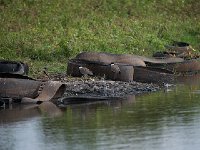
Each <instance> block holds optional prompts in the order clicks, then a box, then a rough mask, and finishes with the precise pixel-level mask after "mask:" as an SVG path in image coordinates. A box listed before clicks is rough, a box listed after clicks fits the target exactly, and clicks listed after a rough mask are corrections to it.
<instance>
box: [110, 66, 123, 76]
mask: <svg viewBox="0 0 200 150" xmlns="http://www.w3.org/2000/svg"><path fill="white" fill-rule="evenodd" d="M110 67H111V71H112V72H113V73H114V77H113V79H114V80H116V78H117V75H118V74H120V73H121V71H120V68H119V66H118V65H116V64H114V63H111V64H110Z"/></svg>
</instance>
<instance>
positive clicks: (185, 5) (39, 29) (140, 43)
mask: <svg viewBox="0 0 200 150" xmlns="http://www.w3.org/2000/svg"><path fill="white" fill-rule="evenodd" d="M199 7H200V2H199V1H195V0H185V1H179V0H174V1H173V2H172V1H155V0H149V1H146V0H141V1H129V0H128V1H118V2H116V1H111V0H108V1H105V2H101V1H97V0H95V1H93V2H91V0H84V1H71V0H69V1H63V0H52V1H27V0H19V1H12V0H8V1H5V0H3V1H2V2H0V11H1V12H2V13H0V18H1V22H0V25H1V28H0V53H1V56H0V59H8V60H20V61H23V62H25V63H28V65H29V66H30V73H31V76H34V77H35V76H39V73H40V72H41V70H42V68H43V67H48V69H49V71H50V72H64V71H66V62H67V60H68V59H70V58H72V57H74V56H75V55H77V54H78V53H80V52H82V51H101V52H111V53H115V54H122V53H123V54H136V55H148V56H149V55H152V53H154V52H155V51H160V50H164V49H165V45H170V44H171V42H172V41H184V42H187V43H190V44H191V45H192V47H193V48H194V49H196V50H197V51H198V50H199V49H200V45H199V35H200V33H199V27H200V17H199V15H198V14H199Z"/></svg>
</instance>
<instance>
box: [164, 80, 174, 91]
mask: <svg viewBox="0 0 200 150" xmlns="http://www.w3.org/2000/svg"><path fill="white" fill-rule="evenodd" d="M163 86H164V91H166V92H169V91H171V89H170V87H172V86H174V85H173V84H169V83H165V82H163Z"/></svg>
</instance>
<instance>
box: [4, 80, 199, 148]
mask: <svg viewBox="0 0 200 150" xmlns="http://www.w3.org/2000/svg"><path fill="white" fill-rule="evenodd" d="M194 83H196V85H179V86H176V87H174V88H173V89H172V90H165V91H164V90H162V91H160V92H156V93H150V94H145V95H141V96H136V97H135V96H132V97H129V98H128V99H126V100H117V101H103V102H96V103H89V104H80V105H72V106H67V108H66V109H65V110H64V111H63V115H61V116H57V117H49V116H47V115H44V114H41V111H39V110H38V108H36V107H35V106H32V107H30V106H29V107H28V108H27V106H13V108H12V110H1V111H0V115H1V116H0V122H1V123H0V138H1V139H0V149H2V150H3V149H8V150H21V149H29V150H46V149H48V150H52V149H56V150H57V149H62V150H63V149H102V150H104V149H120V150H121V149H126V150H127V149H131V150H132V149H137V150H143V149H148V150H151V149H152V150H156V149H159V150H160V149H162V150H163V149H164V150H169V149H170V150H184V149H185V150H189V149H199V147H200V84H198V82H196V81H195V82H194Z"/></svg>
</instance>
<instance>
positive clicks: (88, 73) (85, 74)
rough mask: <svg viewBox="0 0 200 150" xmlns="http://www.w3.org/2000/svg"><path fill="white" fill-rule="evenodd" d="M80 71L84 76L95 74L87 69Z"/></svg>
mask: <svg viewBox="0 0 200 150" xmlns="http://www.w3.org/2000/svg"><path fill="white" fill-rule="evenodd" d="M79 71H80V73H81V74H82V75H83V76H88V75H89V76H93V73H92V71H91V70H90V69H88V68H86V67H82V66H80V67H79Z"/></svg>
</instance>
